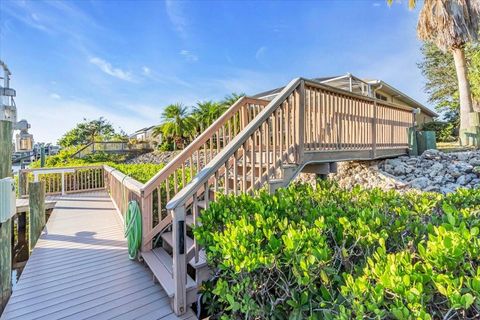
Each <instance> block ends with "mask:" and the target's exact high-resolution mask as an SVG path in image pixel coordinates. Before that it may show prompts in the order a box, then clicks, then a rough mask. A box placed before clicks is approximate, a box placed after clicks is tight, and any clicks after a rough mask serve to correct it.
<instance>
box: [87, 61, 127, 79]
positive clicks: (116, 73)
mask: <svg viewBox="0 0 480 320" xmlns="http://www.w3.org/2000/svg"><path fill="white" fill-rule="evenodd" d="M89 61H90V63H92V64H94V65H96V66H97V67H98V68H99V69H100V70H102V71H103V72H105V73H106V74H108V75H110V76H112V77H115V78H118V79H120V80H125V81H130V82H133V78H132V75H131V74H130V72H127V71H124V70H122V69H120V68H114V67H113V66H112V65H111V64H110V63H109V62H108V61H105V60H103V59H101V58H98V57H92V58H90V60H89Z"/></svg>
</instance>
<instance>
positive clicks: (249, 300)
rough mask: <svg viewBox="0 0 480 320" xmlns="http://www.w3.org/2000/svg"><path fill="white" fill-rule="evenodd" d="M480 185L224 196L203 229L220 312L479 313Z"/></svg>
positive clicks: (215, 309) (301, 188)
mask: <svg viewBox="0 0 480 320" xmlns="http://www.w3.org/2000/svg"><path fill="white" fill-rule="evenodd" d="M479 210H480V193H479V192H478V191H475V190H459V191H458V192H456V193H453V194H450V195H447V196H442V195H439V194H434V193H415V192H411V193H406V194H403V195H401V194H399V193H397V192H395V191H382V190H379V189H374V190H364V189H362V188H360V187H357V188H355V189H354V190H344V189H341V188H339V187H338V186H336V185H335V184H332V183H321V184H319V185H317V187H316V188H313V187H311V186H309V185H294V186H291V187H289V188H286V189H281V190H279V191H278V192H277V193H276V194H274V195H269V194H268V193H267V192H260V193H258V194H257V195H255V196H254V197H250V196H246V195H240V196H226V197H222V198H220V199H219V200H218V201H216V202H215V203H212V204H211V205H210V207H209V208H208V209H207V210H206V211H204V212H203V213H202V215H201V218H200V219H201V226H199V227H197V228H196V229H195V230H194V233H195V236H196V238H197V240H198V241H199V243H200V244H201V245H203V246H204V247H205V250H206V253H207V258H208V263H209V264H210V266H211V268H212V269H214V270H215V276H214V277H213V280H211V281H210V282H207V283H205V284H204V286H203V301H204V304H205V305H206V306H207V308H208V312H209V314H211V315H212V316H213V318H221V319H364V318H369V319H442V318H462V319H466V318H472V317H475V316H478V315H479V314H480V239H479V227H480V213H479V212H480V211H479Z"/></svg>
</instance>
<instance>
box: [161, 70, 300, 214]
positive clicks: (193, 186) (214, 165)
mask: <svg viewBox="0 0 480 320" xmlns="http://www.w3.org/2000/svg"><path fill="white" fill-rule="evenodd" d="M302 81H304V79H302V78H296V79H294V80H292V81H291V82H290V83H289V84H288V85H287V86H286V87H285V88H284V89H283V90H282V91H281V92H280V94H279V95H277V96H276V97H275V98H274V99H273V100H272V101H271V102H270V103H269V104H268V105H267V106H266V107H265V108H264V109H263V110H262V111H261V112H260V113H259V114H258V115H257V117H256V118H255V121H251V122H250V123H249V124H248V125H247V126H246V127H245V128H244V129H243V131H242V132H241V133H240V134H238V135H237V136H235V138H233V140H232V141H231V143H230V145H229V147H228V148H224V149H223V150H222V151H221V152H220V153H219V154H217V155H216V156H215V158H213V160H212V161H211V162H210V163H209V164H208V165H207V166H206V167H205V168H203V169H202V170H201V171H200V172H199V173H198V174H197V175H196V177H195V178H194V179H193V180H192V181H191V182H190V183H189V184H187V185H186V186H185V187H184V188H183V189H182V190H180V191H179V192H178V193H177V194H176V195H175V196H174V197H173V198H172V199H171V200H170V201H169V202H168V204H167V209H168V210H175V208H177V207H178V206H179V205H182V204H184V203H185V202H186V201H187V199H188V197H191V196H193V194H194V193H195V192H196V191H197V190H198V189H200V188H201V187H202V186H203V184H204V183H205V182H207V180H208V179H209V178H210V177H211V176H212V174H214V173H215V172H216V171H218V170H219V169H220V167H222V166H223V165H224V163H225V162H226V161H227V160H228V159H229V158H230V157H231V156H232V155H233V154H234V152H235V151H236V150H238V149H239V148H240V147H241V146H242V145H243V144H244V143H245V142H246V141H247V139H248V138H249V137H250V136H251V135H252V133H253V132H255V130H257V129H258V128H259V127H260V126H261V125H262V124H263V123H264V122H265V121H266V120H267V119H268V118H269V117H270V115H271V114H272V113H273V112H274V111H275V110H276V109H277V107H279V106H280V105H281V103H282V102H283V101H284V100H285V99H286V98H287V97H288V96H289V95H290V94H291V93H292V92H293V91H294V90H295V89H296V88H297V87H298V85H299V84H300V83H301V82H302Z"/></svg>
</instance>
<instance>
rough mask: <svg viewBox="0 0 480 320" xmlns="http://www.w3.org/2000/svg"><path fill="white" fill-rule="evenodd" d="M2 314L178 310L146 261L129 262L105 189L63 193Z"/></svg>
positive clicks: (164, 313)
mask: <svg viewBox="0 0 480 320" xmlns="http://www.w3.org/2000/svg"><path fill="white" fill-rule="evenodd" d="M56 200H57V204H56V206H55V209H54V210H53V213H52V215H51V217H50V219H49V221H48V223H47V228H46V230H47V232H46V233H44V234H43V235H42V236H41V238H40V240H39V241H38V243H37V245H36V246H35V249H34V250H33V253H32V255H31V257H30V259H29V260H28V263H27V265H26V267H25V269H24V271H23V273H22V275H21V277H20V280H19V282H18V283H17V285H16V286H15V287H14V289H13V294H12V296H11V298H10V301H9V302H8V305H7V307H6V309H5V311H4V313H3V315H2V317H1V319H2V320H3V319H49V320H53V319H165V320H167V319H196V317H195V316H194V314H193V312H192V311H191V310H189V311H188V312H187V313H186V314H185V315H183V316H181V317H177V316H176V315H175V314H173V313H172V309H171V307H170V303H169V299H168V297H167V296H166V294H165V292H164V290H163V289H162V288H161V286H160V285H158V284H155V283H154V282H153V281H152V274H151V273H150V271H149V270H148V268H145V267H144V266H143V265H142V264H140V263H139V262H136V261H130V260H129V259H128V255H127V247H126V241H125V239H124V237H123V225H122V220H121V218H120V215H119V214H118V213H117V211H116V209H115V208H114V206H113V204H112V201H111V199H110V197H109V196H108V194H107V193H106V192H104V191H97V192H90V193H83V194H70V195H67V196H61V197H60V196H59V197H57V199H56Z"/></svg>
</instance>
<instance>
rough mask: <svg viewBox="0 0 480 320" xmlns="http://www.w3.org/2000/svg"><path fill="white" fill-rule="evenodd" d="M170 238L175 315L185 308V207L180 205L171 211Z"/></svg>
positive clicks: (184, 310) (183, 311)
mask: <svg viewBox="0 0 480 320" xmlns="http://www.w3.org/2000/svg"><path fill="white" fill-rule="evenodd" d="M172 214H173V216H172V237H173V239H172V240H173V244H172V246H173V282H174V285H175V296H174V298H173V311H174V312H175V313H176V314H177V315H181V314H184V313H185V312H186V308H187V289H186V282H187V249H186V241H185V239H186V228H185V205H180V206H178V207H176V208H175V209H174V210H173V213H172Z"/></svg>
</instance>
